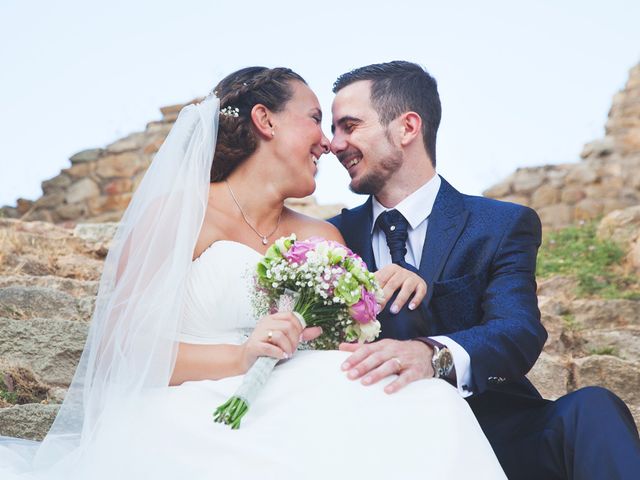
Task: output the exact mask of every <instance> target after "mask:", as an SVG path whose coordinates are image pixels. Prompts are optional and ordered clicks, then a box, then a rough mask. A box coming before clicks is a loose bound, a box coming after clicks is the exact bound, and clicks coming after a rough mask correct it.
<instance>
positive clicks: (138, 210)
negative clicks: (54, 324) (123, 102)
mask: <svg viewBox="0 0 640 480" xmlns="http://www.w3.org/2000/svg"><path fill="white" fill-rule="evenodd" d="M219 108H220V102H219V99H218V98H217V97H216V96H215V95H213V94H212V95H209V96H208V97H207V98H206V99H205V100H204V101H203V102H201V103H199V104H194V105H188V106H186V107H184V108H183V109H182V111H181V112H180V115H179V116H178V118H177V120H176V122H175V124H174V126H173V128H172V129H171V131H170V133H169V135H168V136H167V138H166V140H165V141H164V143H163V145H162V146H161V148H160V149H159V151H158V153H157V154H156V156H155V158H154V159H153V162H152V163H151V165H150V167H149V169H148V170H147V172H146V174H145V176H144V178H143V180H142V182H141V183H140V186H139V187H138V189H137V191H136V193H135V195H134V196H133V199H132V200H131V203H130V205H129V207H128V208H127V210H126V212H125V213H124V216H123V217H122V220H121V224H120V226H119V228H118V231H117V233H116V235H115V237H114V239H113V242H112V247H111V249H110V251H109V254H108V256H107V258H106V261H105V264H104V271H103V273H102V277H101V281H100V288H99V291H98V297H97V301H96V308H95V311H94V314H93V318H92V320H91V325H90V328H89V334H88V338H87V341H86V344H85V348H84V351H83V353H82V356H81V358H80V362H79V365H78V367H77V370H76V373H75V375H74V378H73V381H72V383H71V386H70V388H69V390H68V392H67V395H66V397H65V399H64V402H63V404H62V406H61V408H60V411H59V413H58V415H57V417H56V419H55V421H54V423H53V425H52V427H51V429H50V431H49V433H48V434H47V436H46V438H45V439H44V441H43V442H42V443H40V442H29V441H20V440H18V439H8V438H6V437H5V438H3V439H1V441H0V477H1V478H3V479H6V478H12V477H11V475H18V474H26V475H27V478H30V477H31V475H33V478H76V473H77V472H81V471H82V470H83V468H82V464H83V462H84V463H86V462H87V461H89V459H90V458H91V457H92V456H93V455H92V449H96V448H99V446H100V444H101V443H102V442H100V440H99V439H100V432H101V429H102V428H103V427H105V426H106V425H110V424H112V423H113V422H123V421H125V422H126V415H128V414H132V415H134V414H135V411H134V410H133V409H129V408H128V406H132V405H140V403H139V402H140V400H141V398H142V396H143V394H145V393H146V392H149V391H153V390H160V389H166V388H167V386H168V384H169V379H170V377H171V373H172V370H173V367H174V364H175V358H176V352H177V346H178V343H177V340H176V338H177V334H178V331H179V328H180V321H181V316H182V309H183V302H184V286H185V278H186V276H187V273H188V271H189V267H190V264H191V259H192V255H193V250H194V248H195V244H196V240H197V238H198V235H199V232H200V229H201V227H202V223H203V220H204V215H205V211H206V206H207V201H208V195H209V183H210V180H209V179H210V171H211V165H212V161H213V155H214V152H215V144H216V136H217V128H218V115H219ZM114 461H117V460H116V459H114ZM79 475H80V474H79V473H78V478H82V477H81V476H79ZM20 478H25V477H23V476H21V477H20Z"/></svg>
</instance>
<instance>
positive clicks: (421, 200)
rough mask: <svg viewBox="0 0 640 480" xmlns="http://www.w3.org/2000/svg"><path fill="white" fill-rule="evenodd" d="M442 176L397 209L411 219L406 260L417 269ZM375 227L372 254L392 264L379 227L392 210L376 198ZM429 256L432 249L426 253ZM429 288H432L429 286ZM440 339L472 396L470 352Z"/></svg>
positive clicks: (461, 383)
mask: <svg viewBox="0 0 640 480" xmlns="http://www.w3.org/2000/svg"><path fill="white" fill-rule="evenodd" d="M441 183H442V182H441V180H440V176H439V175H437V174H436V175H434V176H433V178H432V179H431V180H429V181H428V182H427V183H425V184H424V185H423V186H422V187H420V188H418V189H417V190H416V191H415V192H413V193H412V194H411V195H409V196H408V197H407V198H405V199H404V200H402V201H401V202H400V203H399V204H397V205H396V206H395V207H394V208H395V209H396V210H398V211H399V212H400V213H401V214H402V215H403V216H404V218H406V219H407V221H408V222H409V238H408V240H407V255H406V256H405V260H406V261H407V263H410V264H411V265H413V266H414V267H416V268H419V267H420V261H421V260H422V248H423V247H424V240H425V236H426V234H427V226H428V224H429V215H431V210H432V209H433V204H434V203H435V201H436V195H437V194H438V190H440V184H441ZM372 200H373V202H372V204H373V227H372V232H371V233H372V237H371V244H372V245H371V246H372V247H373V256H374V258H375V260H376V265H377V266H378V268H379V269H380V268H382V267H384V266H385V265H389V264H390V263H392V262H391V253H390V252H389V247H388V246H387V239H386V237H385V234H384V232H383V231H382V229H380V228H378V227H376V220H377V219H378V216H380V214H381V213H383V212H385V211H386V210H391V209H390V208H386V207H385V206H384V205H382V204H381V203H380V202H378V200H377V199H376V198H375V197H373V199H372ZM426 253H427V255H428V254H429V252H426ZM427 288H431V286H430V285H427ZM430 338H433V339H434V340H436V341H437V342H440V343H442V344H443V345H446V346H447V348H449V351H450V352H451V355H452V356H453V363H454V365H455V368H456V377H457V380H458V391H459V392H460V394H461V395H462V396H463V397H468V396H469V395H471V393H472V392H471V390H469V389H468V386H469V385H471V359H470V358H469V354H468V353H467V351H466V350H465V349H464V348H462V346H460V345H459V344H458V343H457V342H455V341H454V340H452V339H451V338H449V337H447V336H444V335H438V336H435V337H430Z"/></svg>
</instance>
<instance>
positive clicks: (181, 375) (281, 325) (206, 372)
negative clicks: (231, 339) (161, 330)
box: [169, 312, 322, 385]
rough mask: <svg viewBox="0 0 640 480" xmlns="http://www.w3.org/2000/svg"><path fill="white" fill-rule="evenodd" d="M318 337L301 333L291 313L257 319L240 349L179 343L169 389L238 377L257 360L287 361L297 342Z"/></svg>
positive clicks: (310, 331) (316, 332) (317, 330)
mask: <svg viewBox="0 0 640 480" xmlns="http://www.w3.org/2000/svg"><path fill="white" fill-rule="evenodd" d="M320 333H322V330H321V329H320V328H318V327H315V328H306V329H304V330H303V329H302V326H301V325H300V322H299V321H298V319H297V318H296V317H295V316H294V315H293V314H292V313H287V312H282V313H274V314H273V315H266V316H265V317H263V318H261V319H260V321H259V322H258V324H257V325H256V328H255V329H254V330H253V332H252V333H251V335H250V336H249V338H248V339H247V341H246V342H245V343H243V344H242V345H227V344H225V345H195V344H190V343H180V344H179V345H178V355H177V358H176V364H175V367H174V369H173V374H172V375H171V380H170V382H169V385H180V384H181V383H184V382H187V381H190V380H219V379H221V378H226V377H232V376H234V375H241V374H243V373H245V372H246V371H247V370H248V369H249V367H251V365H253V364H254V362H255V361H256V359H257V358H258V357H273V358H277V359H283V358H288V357H289V356H291V355H293V352H295V350H296V348H298V343H299V342H300V341H301V340H305V341H308V340H312V339H314V338H316V337H317V336H318V335H320Z"/></svg>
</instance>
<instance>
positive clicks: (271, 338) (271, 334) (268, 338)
mask: <svg viewBox="0 0 640 480" xmlns="http://www.w3.org/2000/svg"><path fill="white" fill-rule="evenodd" d="M271 340H273V330H269V331H268V332H267V342H269V343H271Z"/></svg>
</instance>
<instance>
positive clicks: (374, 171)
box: [349, 149, 402, 195]
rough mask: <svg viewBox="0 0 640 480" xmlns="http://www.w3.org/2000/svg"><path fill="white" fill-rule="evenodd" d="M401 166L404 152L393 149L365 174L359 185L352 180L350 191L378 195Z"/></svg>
mask: <svg viewBox="0 0 640 480" xmlns="http://www.w3.org/2000/svg"><path fill="white" fill-rule="evenodd" d="M401 166H402V151H401V150H399V149H393V150H392V151H391V152H390V153H389V154H388V155H387V156H385V157H384V158H382V159H378V160H377V162H376V163H374V164H373V165H372V166H371V167H370V169H369V171H367V172H364V173H363V174H362V176H361V178H360V180H359V182H358V183H357V184H354V182H353V180H352V181H351V183H350V184H349V189H350V190H351V191H352V192H353V193H357V194H360V195H377V194H378V192H380V191H381V190H382V189H383V188H384V186H385V185H386V183H387V181H388V180H389V179H390V178H391V177H392V176H393V174H394V173H395V172H396V171H397V170H398V169H399V168H400V167H401Z"/></svg>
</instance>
